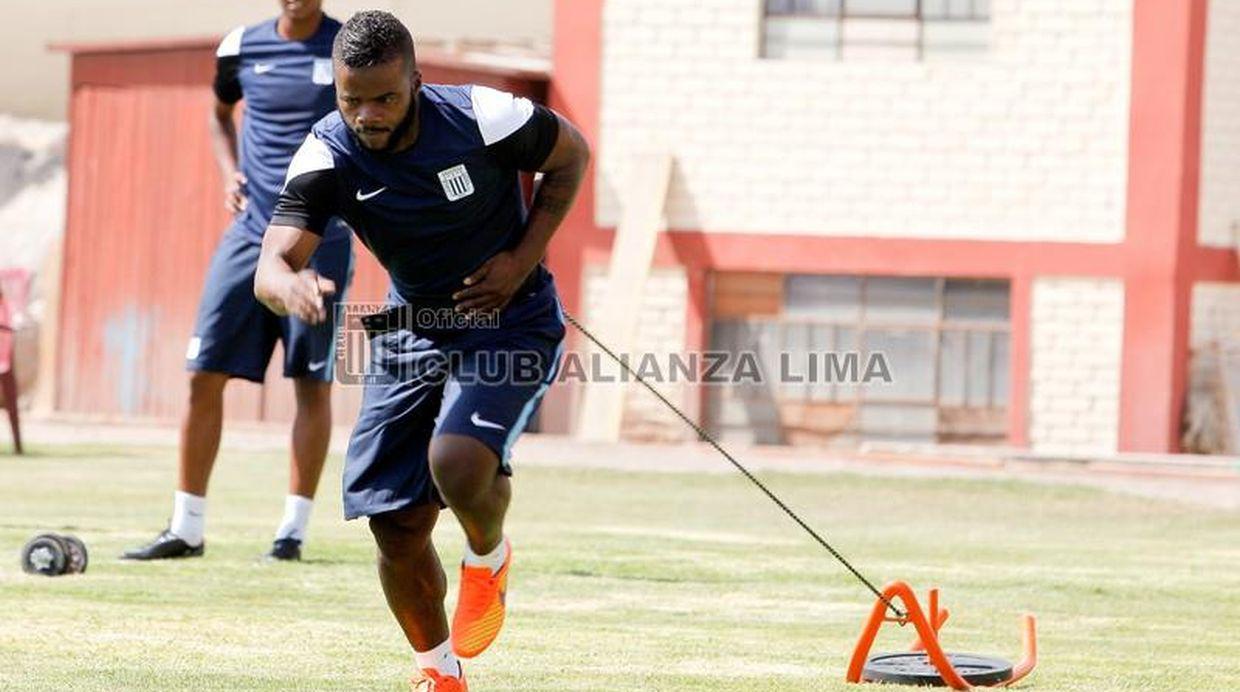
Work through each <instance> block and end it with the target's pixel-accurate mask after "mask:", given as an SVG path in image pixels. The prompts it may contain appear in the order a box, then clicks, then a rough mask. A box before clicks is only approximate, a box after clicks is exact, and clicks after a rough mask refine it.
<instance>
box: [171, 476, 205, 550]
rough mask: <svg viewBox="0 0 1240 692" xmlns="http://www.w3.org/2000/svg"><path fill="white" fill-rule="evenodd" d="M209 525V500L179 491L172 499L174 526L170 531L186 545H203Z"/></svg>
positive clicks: (172, 525)
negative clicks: (207, 524) (203, 535)
mask: <svg viewBox="0 0 1240 692" xmlns="http://www.w3.org/2000/svg"><path fill="white" fill-rule="evenodd" d="M206 523H207V498H205V497H201V496H199V495H192V494H190V493H187V492H184V491H181V490H178V491H177V492H176V495H174V496H173V498H172V524H171V525H170V526H169V527H168V530H169V531H171V532H172V533H174V534H176V536H177V538H180V539H181V540H183V541H185V542H186V543H188V544H190V545H193V546H197V545H201V544H202V534H203V531H204V530H205V528H206Z"/></svg>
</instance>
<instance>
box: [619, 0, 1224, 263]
mask: <svg viewBox="0 0 1240 692" xmlns="http://www.w3.org/2000/svg"><path fill="white" fill-rule="evenodd" d="M1227 1H1230V0H1227ZM1237 4H1240V3H1237ZM992 7H993V9H992V15H993V18H992V20H991V21H992V27H991V29H992V30H991V47H990V48H989V50H988V51H985V52H982V53H978V54H970V55H966V56H961V57H957V58H952V59H941V60H928V61H926V62H916V61H906V62H901V61H897V62H892V61H890V60H866V59H862V58H857V59H853V60H847V61H844V62H836V61H825V62H813V61H804V60H776V59H761V58H759V57H758V56H759V44H760V39H761V35H762V19H761V15H762V2H761V0H701V2H696V3H668V2H665V1H664V0H608V1H607V2H606V5H605V10H604V19H603V37H604V45H603V64H602V76H601V78H602V86H601V90H602V96H601V104H602V112H601V117H600V119H601V144H600V147H599V156H600V165H599V168H598V179H597V182H598V186H597V189H598V196H597V200H598V201H597V207H596V215H597V218H598V221H599V223H600V224H601V225H604V226H612V225H615V224H616V222H617V220H618V219H619V214H620V210H619V202H618V190H617V186H618V185H620V184H621V182H622V181H623V180H625V168H626V165H627V163H626V156H627V152H632V151H638V150H649V149H650V148H651V146H652V145H662V146H665V147H667V148H668V149H669V150H670V151H671V152H672V153H673V154H674V156H675V158H676V169H675V172H674V175H673V182H672V191H671V198H670V200H669V214H668V216H669V221H670V224H671V226H672V227H673V228H681V229H702V230H707V231H716V232H745V233H807V234H815V235H851V236H914V237H924V238H972V239H995V240H1063V241H1083V242H1118V241H1120V240H1121V239H1122V237H1123V227H1124V210H1125V194H1126V177H1127V173H1126V165H1127V160H1126V159H1127V138H1128V106H1129V79H1130V74H1131V70H1130V62H1131V36H1132V26H1131V24H1132V0H994V1H993V3H992Z"/></svg>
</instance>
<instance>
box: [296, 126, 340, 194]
mask: <svg viewBox="0 0 1240 692" xmlns="http://www.w3.org/2000/svg"><path fill="white" fill-rule="evenodd" d="M335 167H336V160H335V158H333V157H332V152H331V149H328V148H327V145H326V144H324V143H323V142H321V141H319V138H318V137H315V136H314V134H313V133H311V134H310V135H307V136H306V141H305V142H302V144H301V148H300V149H298V150H297V153H296V154H294V155H293V161H292V162H291V163H290V164H289V165H288V174H287V175H285V177H284V187H286V188H287V187H288V184H289V182H290V181H292V180H293V179H294V178H296V177H297V176H299V175H305V174H307V173H313V172H315V171H330V170H331V169H333V168H335Z"/></svg>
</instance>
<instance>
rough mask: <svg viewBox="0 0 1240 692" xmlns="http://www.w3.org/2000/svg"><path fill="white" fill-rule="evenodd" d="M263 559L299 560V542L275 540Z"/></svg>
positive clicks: (291, 539) (290, 539)
mask: <svg viewBox="0 0 1240 692" xmlns="http://www.w3.org/2000/svg"><path fill="white" fill-rule="evenodd" d="M263 557H265V558H267V559H268V560H287V561H294V560H300V559H301V541H299V540H297V539H296V538H277V539H276V540H275V542H273V543H272V544H271V550H270V551H268V552H267V554H266V555H264V556H263Z"/></svg>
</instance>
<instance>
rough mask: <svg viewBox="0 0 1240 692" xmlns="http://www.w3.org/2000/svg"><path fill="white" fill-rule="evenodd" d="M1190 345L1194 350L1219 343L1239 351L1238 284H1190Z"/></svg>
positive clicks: (1239, 309) (1239, 285) (1239, 298)
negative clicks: (1191, 286) (1191, 297)
mask: <svg viewBox="0 0 1240 692" xmlns="http://www.w3.org/2000/svg"><path fill="white" fill-rule="evenodd" d="M1191 315H1192V322H1191V324H1192V326H1191V328H1190V330H1189V345H1190V346H1191V347H1192V348H1194V349H1196V348H1200V347H1202V346H1205V345H1207V344H1210V343H1218V344H1219V345H1220V346H1223V347H1224V348H1226V349H1230V350H1237V349H1240V284H1224V283H1204V282H1203V283H1196V284H1193V306H1192V311H1191Z"/></svg>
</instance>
